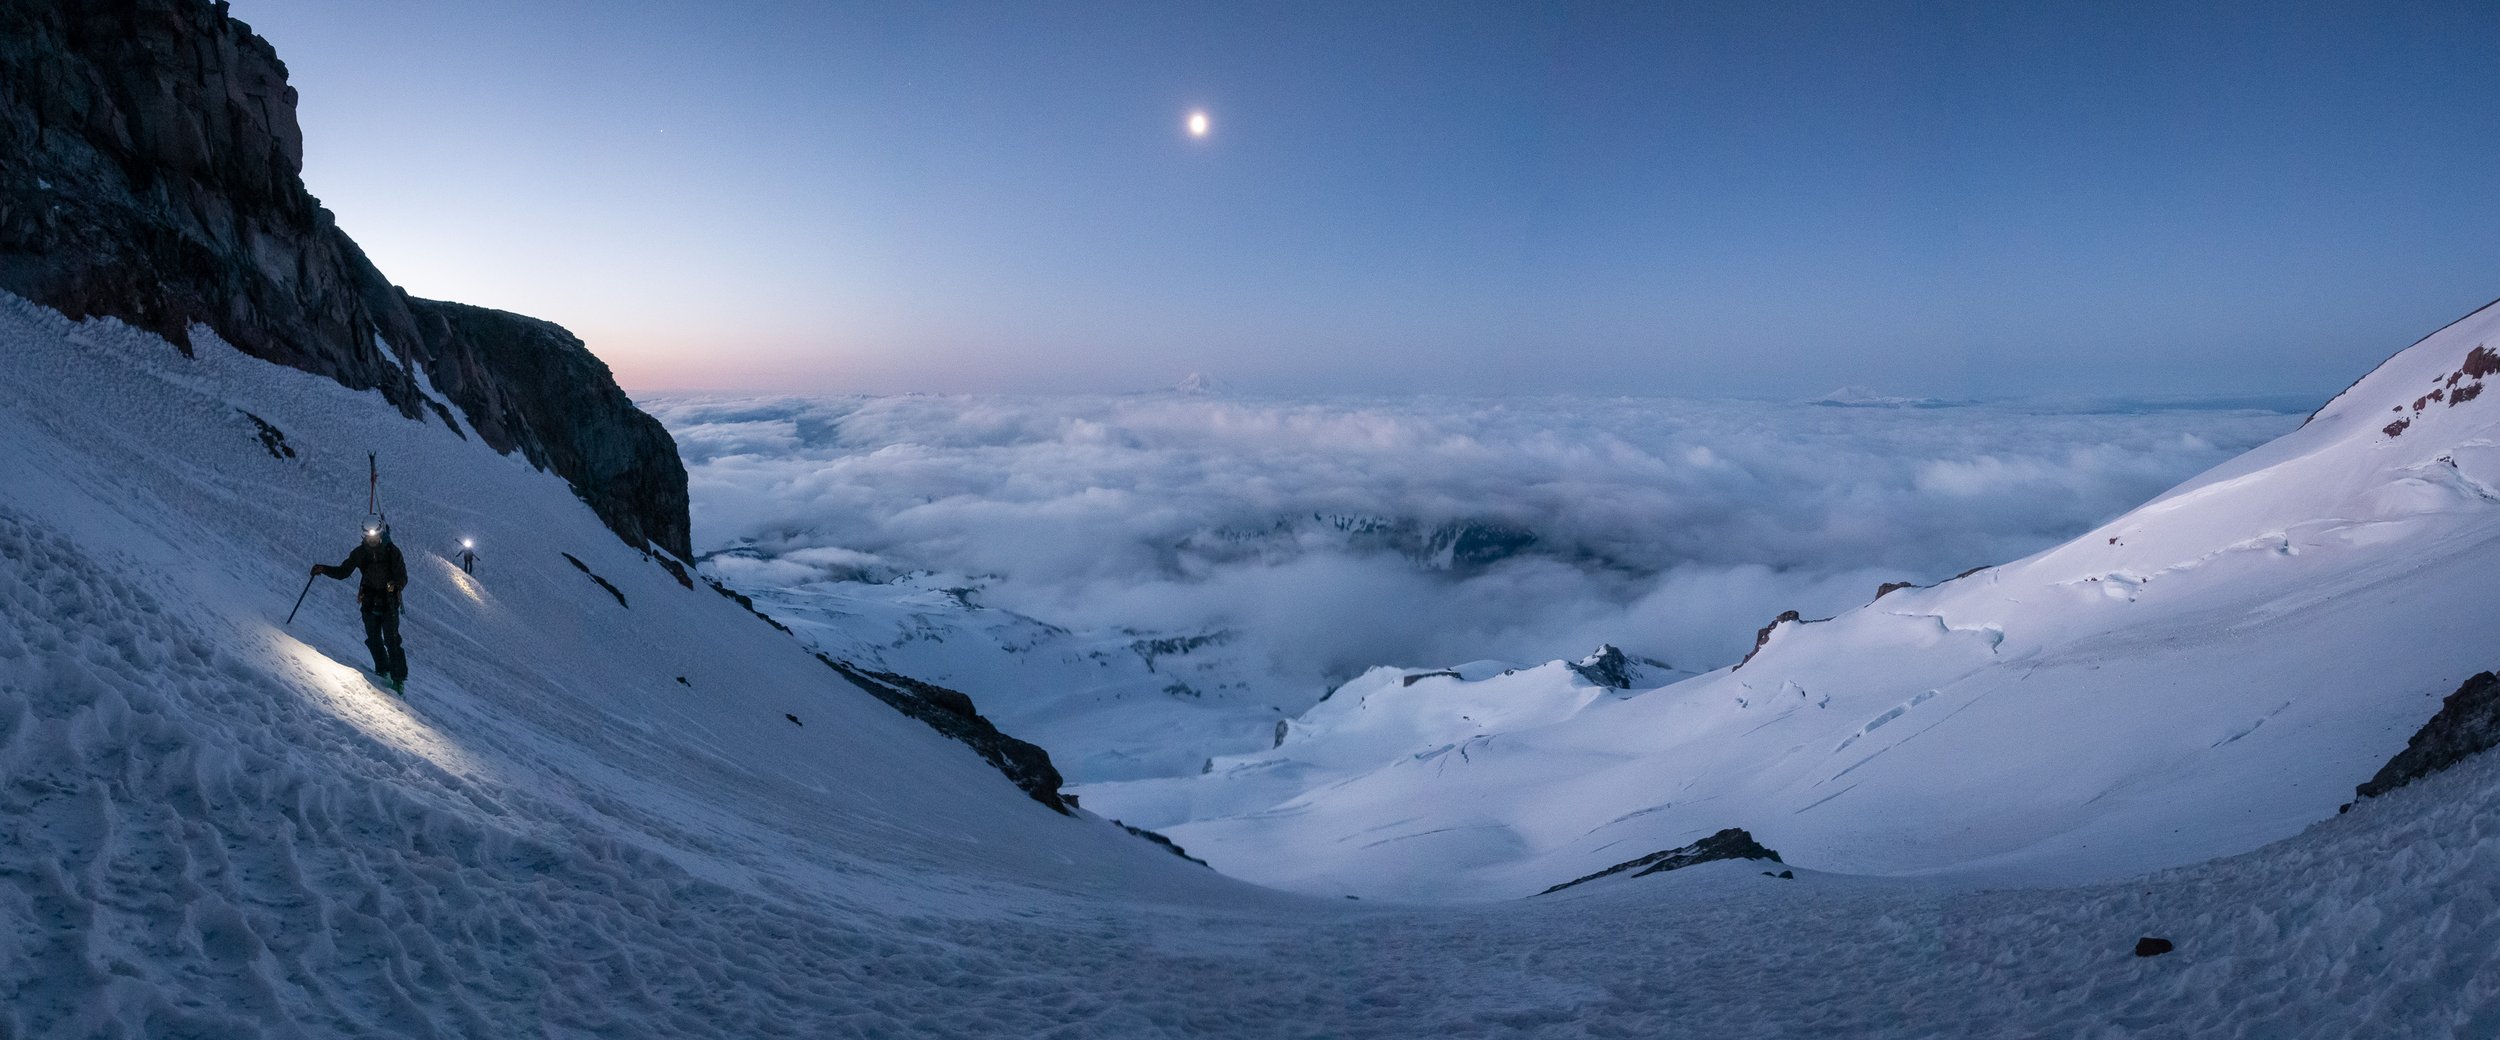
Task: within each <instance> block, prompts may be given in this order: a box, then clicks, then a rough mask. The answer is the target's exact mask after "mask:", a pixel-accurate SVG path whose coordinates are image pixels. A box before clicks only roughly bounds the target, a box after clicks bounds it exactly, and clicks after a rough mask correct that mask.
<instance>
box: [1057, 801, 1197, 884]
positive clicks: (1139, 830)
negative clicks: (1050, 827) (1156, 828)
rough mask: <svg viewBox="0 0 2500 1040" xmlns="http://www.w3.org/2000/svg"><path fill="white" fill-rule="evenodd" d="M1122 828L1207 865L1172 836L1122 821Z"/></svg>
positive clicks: (1176, 854) (1183, 856) (1164, 848)
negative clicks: (1174, 842)
mask: <svg viewBox="0 0 2500 1040" xmlns="http://www.w3.org/2000/svg"><path fill="white" fill-rule="evenodd" d="M1068 800H1069V801H1070V802H1074V801H1075V800H1076V798H1075V796H1073V795H1071V796H1069V798H1068ZM1111 822H1113V823H1120V821H1118V820H1113V821H1111ZM1120 829H1121V830H1124V831H1127V832H1129V833H1130V834H1134V835H1136V836H1138V837H1140V838H1144V839H1146V840H1147V841H1150V842H1153V843H1154V844H1155V845H1157V846H1159V847H1161V848H1162V849H1163V850H1164V851H1165V852H1169V853H1171V854H1173V855H1175V856H1179V857H1180V858H1182V859H1185V860H1188V861H1190V862H1192V863H1195V864H1197V865H1199V866H1202V867H1203V866H1206V865H1207V861H1205V860H1203V859H1199V858H1198V857H1196V856H1192V855H1190V854H1189V850H1188V849H1184V848H1182V847H1180V846H1179V845H1176V844H1173V842H1172V839H1170V838H1166V837H1164V836H1163V835H1160V834H1157V833H1155V832H1153V831H1150V830H1147V829H1146V828H1144V827H1131V826H1129V825H1128V824H1125V823H1120Z"/></svg>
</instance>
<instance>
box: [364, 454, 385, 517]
mask: <svg viewBox="0 0 2500 1040" xmlns="http://www.w3.org/2000/svg"><path fill="white" fill-rule="evenodd" d="M381 511H382V463H381V462H380V461H379V460H377V459H376V458H375V457H374V453H372V452H369V451H368V452H366V453H365V515H366V516H373V515H376V514H378V513H380V512H381Z"/></svg>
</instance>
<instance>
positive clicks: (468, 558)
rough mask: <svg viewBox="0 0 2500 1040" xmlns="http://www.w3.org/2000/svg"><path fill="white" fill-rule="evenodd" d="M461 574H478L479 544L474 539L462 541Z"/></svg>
mask: <svg viewBox="0 0 2500 1040" xmlns="http://www.w3.org/2000/svg"><path fill="white" fill-rule="evenodd" d="M460 573H462V574H476V573H477V542H476V541H474V540H472V539H468V538H463V539H461V540H460Z"/></svg>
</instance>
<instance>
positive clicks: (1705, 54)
mask: <svg viewBox="0 0 2500 1040" xmlns="http://www.w3.org/2000/svg"><path fill="white" fill-rule="evenodd" d="M2112 8H2124V10H2110V9H2112ZM234 13H235V14H236V16H237V17H240V18H242V19H244V20H245V21H247V22H249V23H250V24H251V25H252V26H253V27H254V28H255V29H256V30H258V31H259V32H260V33H261V34H262V35H263V36H266V37H268V38H269V39H270V40H271V41H272V42H273V43H275V44H276V45H277V47H278V52H279V55H280V56H281V57H282V58H283V59H285V61H286V62H287V65H288V68H289V69H290V70H291V73H292V77H293V82H294V84H295V86H296V87H297V88H298V89H299V91H301V93H302V110H301V111H302V118H303V124H304V132H305V152H306V161H305V167H306V168H305V180H306V182H307V183H308V184H309V186H310V187H311V189H312V191H313V193H314V194H316V195H318V196H320V197H321V198H322V200H323V201H324V202H325V203H326V204H327V205H329V206H330V207H331V208H332V209H333V210H335V211H336V212H337V213H338V214H339V220H340V223H341V225H342V226H344V227H345V228H346V229H347V230H348V232H349V233H350V234H352V235H354V236H355V237H356V239H357V240H358V242H360V243H361V244H363V245H364V247H365V248H366V250H367V251H368V252H369V253H370V254H371V255H372V256H373V258H374V260H375V262H376V263H377V264H379V265H380V266H381V268H382V269H383V271H384V272H385V273H386V274H388V275H389V276H391V277H392V278H393V279H394V280H395V281H397V282H399V283H400V284H402V285H404V286H406V287H407V288H408V289H409V290H410V291H412V292H415V293H417V294H419V295H423V296H431V297H437V298H447V299H455V300H461V301H464V302H470V303H478V304H484V305H487V306H493V307H501V308H505V309H509V310H516V311H521V312H524V313H528V314H532V315H536V316H539V317H544V318H548V319H550V320H554V321H557V322H559V323H562V324H564V325H566V326H568V327H570V328H571V329H573V330H574V331H575V332H577V333H579V334H580V335H581V336H582V337H583V338H584V339H585V340H587V341H588V342H589V344H590V346H591V348H592V349H593V350H594V351H596V352H598V353H599V354H600V355H601V356H602V357H604V358H606V359H607V360H608V362H609V363H610V364H611V365H612V366H613V367H614V368H615V369H616V371H617V375H618V377H619V378H620V379H621V380H622V381H623V382H624V383H625V385H626V386H627V388H628V389H632V390H655V389H672V388H675V389H682V388H722V389H733V388H734V389H770V390H827V391H867V392H888V391H899V390H929V391H1017V390H1030V391H1071V390H1114V391H1116V390H1130V389H1146V388H1154V387H1163V386H1169V385H1171V384H1172V383H1174V382H1176V381H1178V380H1179V379H1180V378H1181V376H1183V375H1184V374H1186V373H1189V372H1193V371H1204V372H1208V373H1211V374H1214V375H1215V376H1217V377H1218V378H1219V379H1221V380H1222V381H1224V382H1225V383H1227V384H1229V385H1231V386H1233V387H1237V388H1240V389H1244V390H1254V391H1272V392H1280V393H1302V392H1314V391H1354V392H1392V393H1394V392H1402V391H1411V390H1431V391H1441V392H1495V393H1499V392H1507V391H1513V390H1536V391H1566V392H1568V391H1581V392H1600V393H1635V394H1651V393H1656V394H1679V395H1759V396H1777V397H1798V396H1812V395H1815V394H1819V393H1821V392H1823V391H1825V390H1828V389H1831V388H1832V387H1834V386H1837V385H1840V384H1844V383H1856V384H1865V385H1869V386H1872V387H1874V388H1875V389H1877V390H1879V391H1885V392H1893V393H1903V394H1913V395H1924V396H1942V397H1964V396H1982V395H1986V396H1994V395H2008V394H2044V393H2112V394H2160V393H2183V394H2186V393H2260V392H2314V393H2317V394H2318V395H2320V396H2321V397H2323V395H2325V394H2326V393H2330V392H2332V391H2334V390H2335V389H2337V388H2340V387H2341V386H2343V385H2344V384H2345V383H2347V382H2350V381H2351V380H2352V379H2353V378H2355V377H2357V376H2359V375H2360V374H2361V373H2362V372H2363V371H2364V370H2366V369H2367V368H2368V367H2369V366H2370V365H2372V364H2375V363H2376V362H2377V361H2378V360H2379V359H2381V358H2383V357H2385V356H2386V355H2387V354H2389V353H2392V352H2394V351H2395V350H2397V349H2398V348H2401V347H2403V346H2404V345H2406V344H2407V343H2409V342H2411V341H2412V340H2413V339H2415V338H2417V337H2419V336H2421V335H2423V334H2424V333H2427V332H2429V331H2431V330H2432V329H2433V328H2435V327H2437V326H2438V325H2440V324H2443V323H2445V322H2447V321H2449V320H2450V319H2452V318H2455V317H2456V316H2458V315H2460V314H2463V313H2465V312H2466V311H2467V310H2469V309H2472V308H2473V307H2475V306H2478V305H2480V304H2482V303H2483V302H2485V301H2486V300H2488V299H2490V298H2491V297H2493V296H2495V295H2500V233H2495V231H2494V229H2500V60H2495V53H2500V52H2495V50H2494V42H2495V41H2500V5H2494V4H2491V3H2488V2H2478V0H2459V2H2453V3H2438V2H2430V3H2412V2H2402V0H2389V2H2354V3H2342V4H2313V3H2298V2H2254V3H2227V2H2211V0H2206V2H2194V3H2141V4H2073V5H2057V4H2003V3H1971V4H1956V3H1922V4H1900V5H1891V4H1875V3H1855V2H1833V3H1775V2H1765V3H1724V4H1721V3H1702V4H1695V3H1666V2H1659V3H1625V4H1528V3H1490V4H1474V3H1461V2H1457V0H1432V2H1418V3H1392V2H1361V3H1335V2H1324V3H1323V2H1314V3H1307V4H1280V5H1278V4H1249V3H1214V4H1185V3H1168V2H1154V3H1134V4H1131V3H1111V2H1105V3H1085V4H1076V3H1013V4H1009V3H1000V4H988V3H962V4H954V3H928V4H918V3H903V2H868V3H812V2H787V3H766V2H750V3H730V2H723V3H669V2H660V0H607V2H596V3H594V2H545V3H527V4H515V3H509V2H503V0H422V2H405V3H380V2H357V3H345V2H339V0H235V3H234ZM1193 110H1203V111H1205V112H1206V113H1207V114H1208V116H1209V119H1210V124H1211V126H1210V132H1209V134H1208V135H1207V136H1206V137H1205V138H1204V139H1193V138H1192V137H1191V136H1190V135H1189V134H1188V133H1187V132H1186V125H1185V124H1186V120H1187V118H1188V116H1189V114H1190V113H1191V112H1192V111H1193Z"/></svg>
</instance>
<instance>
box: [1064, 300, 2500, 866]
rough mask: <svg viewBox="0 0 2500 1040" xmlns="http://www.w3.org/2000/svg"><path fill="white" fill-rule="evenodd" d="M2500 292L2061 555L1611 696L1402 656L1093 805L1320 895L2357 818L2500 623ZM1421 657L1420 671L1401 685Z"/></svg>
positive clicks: (2187, 852) (1882, 861) (1981, 858)
mask: <svg viewBox="0 0 2500 1040" xmlns="http://www.w3.org/2000/svg"><path fill="white" fill-rule="evenodd" d="M2493 341H2500V307H2487V308H2485V309H2484V310H2482V311H2479V312H2477V313H2475V314H2473V315H2471V316H2469V317H2467V318H2465V319H2463V320H2461V321H2459V322H2457V323H2456V324H2454V325H2452V326H2450V327H2448V328H2446V329H2443V330H2441V331H2440V332H2438V333H2436V334H2434V335H2432V336H2430V337H2428V338H2426V339H2424V340H2423V341H2422V342H2420V343H2419V344H2417V345H2415V346H2413V347H2412V348H2410V349H2407V350H2406V351H2404V352H2402V353H2400V354H2398V355H2397V356H2395V357H2394V358H2392V359H2390V360H2389V361H2388V362H2386V363H2385V364H2384V365H2382V366H2381V367H2380V368H2379V369H2377V370H2376V371H2374V372H2372V373H2371V374H2370V375H2369V376H2368V377H2366V378H2364V379H2362V380H2361V381H2360V382H2359V383H2357V384H2356V385H2354V386H2353V387H2352V388H2351V389H2349V390H2348V391H2346V392H2345V393H2344V394H2342V395H2341V396H2339V397H2337V398H2336V399H2335V400H2334V401H2332V402H2330V403H2329V404H2328V405H2327V406H2326V407H2325V408H2324V409H2322V410H2321V411H2320V412H2319V414H2318V415H2317V416H2316V417H2315V418H2314V419H2313V420H2312V421H2311V422H2309V423H2308V424H2307V425H2306V426H2304V427H2302V428H2301V429H2299V430H2297V431H2295V432H2293V433H2291V434H2288V435H2286V436H2284V437H2281V438H2279V439H2277V440H2275V441H2273V442H2270V443H2268V444H2266V445H2264V446H2262V447H2260V448H2258V449H2256V450H2254V451H2251V452H2249V453H2247V454H2246V455H2243V456H2241V457H2240V458H2238V459H2235V460H2233V461H2231V462H2229V463H2226V464H2224V465H2222V466H2220V467H2217V468H2215V469H2213V470H2211V471H2209V472H2207V473H2205V474H2203V475H2202V476H2199V477H2197V478H2196V479H2193V480H2190V481H2188V482H2187V483H2185V484H2183V485H2181V486H2179V487H2178V488H2176V489H2174V490H2172V491H2170V492H2168V493H2167V494H2164V495H2162V496H2160V497H2159V498H2156V499H2155V500H2153V501H2152V502H2149V503H2146V504H2145V505H2143V506H2142V507H2140V508H2138V509H2135V510H2134V511H2132V512H2129V513H2127V514H2125V515H2123V516H2121V517H2119V518H2117V519H2116V520H2113V521H2111V522H2109V523H2108V524H2106V525H2105V526H2103V527H2101V528H2100V529H2098V530H2094V531H2092V532H2090V533H2088V534H2085V535H2083V536H2082V537H2080V538H2077V539H2075V540H2074V541H2072V542H2069V543H2067V544H2065V545H2062V546H2059V547H2057V548H2054V549H2051V550H2048V551H2046V552H2042V553H2039V554H2037V555H2034V556H2032V557H2029V558H2027V559H2024V560H2020V561H2017V562H2014V563H2010V564H2006V565H2004V566H2001V567H1995V568H1990V569H1986V570H1982V571H1979V572H1977V573H1974V574H1971V575H1968V576H1965V577H1963V578H1960V579H1958V580H1954V581H1950V582H1946V583H1944V584H1942V585H1940V586H1937V587H1933V588H1924V589H1910V590H1906V591H1899V592H1894V593H1892V594H1891V595H1888V596H1884V597H1881V598H1880V599H1878V600H1877V601H1875V602H1873V603H1871V604H1869V605H1867V606H1864V607H1862V608H1859V609H1856V610H1853V611H1849V612H1847V613H1844V614H1842V615H1841V616H1839V617H1837V618H1834V619H1832V620H1829V621H1823V622H1819V623H1810V624H1806V623H1796V622H1790V623H1787V624H1782V625H1780V626H1778V627H1777V628H1776V629H1775V630H1774V631H1772V632H1771V633H1770V634H1769V637H1768V643H1767V645H1765V646H1763V647H1762V648H1761V649H1760V651H1759V654H1758V656H1756V657H1755V658H1754V659H1753V660H1752V661H1751V662H1750V663H1747V664H1743V665H1740V666H1738V667H1736V668H1732V669H1722V670H1720V671H1717V672H1713V673H1710V674H1708V675H1704V676H1701V677H1697V678H1694V679H1690V680H1687V681H1684V682H1680V683H1676V684H1674V685H1670V686H1666V687H1664V688H1661V689H1656V690H1650V691H1646V692H1641V693H1638V694H1637V695H1633V696H1618V695H1615V694H1613V693H1611V692H1610V691H1604V690H1600V689H1596V688H1593V687H1591V686H1589V685H1587V684H1586V683H1585V681H1583V680H1580V679H1578V678H1577V677H1576V676H1574V675H1573V674H1572V673H1570V672H1569V671H1567V670H1565V669H1563V668H1561V667H1560V666H1559V665H1556V664H1548V665H1545V666H1542V667H1537V668H1528V669H1520V670H1517V671H1515V672H1512V671H1509V670H1506V669H1502V668H1494V669H1490V670H1489V674H1488V673H1487V672H1484V671H1480V672H1477V673H1471V674H1467V675H1465V676H1463V677H1462V678H1449V677H1425V678H1412V677H1413V676H1415V675H1418V674H1420V673H1421V672H1424V671H1426V669H1395V668H1382V669H1376V670H1374V671H1373V672H1371V673H1370V674H1367V675H1365V676H1363V677H1362V678H1359V679H1356V680H1355V681H1353V682H1351V683H1348V684H1346V685H1345V686H1344V687H1342V688H1340V689H1339V690H1338V691H1337V692H1336V693H1335V694H1334V695H1333V696H1332V697H1331V698H1329V699H1328V700H1327V701H1325V702H1323V703H1321V704H1320V705H1318V706H1317V707H1315V708H1313V709H1312V710H1311V711H1309V712H1308V713H1306V714H1304V715H1303V716H1301V717H1300V718H1298V719H1296V720H1294V721H1293V722H1291V723H1290V724H1289V726H1288V735H1287V737H1286V739H1285V741H1284V742H1283V744H1282V745H1281V746H1279V747H1277V748H1275V749H1273V750H1270V751H1265V752H1261V753H1257V754H1250V755H1242V756H1234V757H1229V758H1220V759H1217V760H1216V761H1215V763H1214V764H1213V766H1212V768H1211V769H1210V770H1209V771H1208V772H1207V773H1206V774H1204V775H1202V776H1195V777H1182V778H1169V779H1159V780H1148V781H1139V782H1133V783H1116V784H1097V785H1093V786H1090V787H1087V788H1084V789H1083V791H1082V794H1083V797H1084V798H1085V800H1086V803H1087V804H1088V805H1089V806H1092V807H1094V808H1095V809H1097V810H1099V811H1103V812H1106V813H1109V814H1112V815H1116V816H1120V817H1122V818H1124V819H1127V820H1129V821H1130V822H1132V823H1136V824H1139V825H1142V826H1149V827H1154V828H1156V829H1158V830H1163V831H1165V832H1166V833H1168V834H1170V835H1171V836H1172V837H1173V838H1174V839H1175V840H1178V841H1179V842H1181V843H1182V844H1183V845H1185V846H1187V847H1189V848H1190V849H1191V850H1192V851H1193V852H1196V853H1198V854H1200V855H1203V856H1206V857H1208V858H1209V860H1210V862H1212V863H1214V864H1216V865H1217V866H1218V867H1219V868H1221V869H1224V870H1226V871H1228V872H1231V873H1234V874H1236V875H1238V876H1241V877H1245V878H1249V879H1251V880H1254V881H1259V882H1262V883H1266V884H1272V885H1278V886H1282V887H1285V888H1290V889H1298V890H1305V891H1313V892H1351V893H1357V894H1362V895H1367V896H1394V897H1400V898H1416V899H1488V898H1504V897H1512V896H1519V895H1525V894H1528V893H1533V892H1537V891H1539V890H1541V889H1543V888H1545V887H1546V886H1548V885H1551V884H1553V883H1555V882H1558V881H1563V880H1568V879H1571V878H1574V877H1579V876H1581V875H1584V874H1587V873H1589V872H1591V871H1594V870H1597V869H1600V868H1603V867H1606V866H1609V865H1611V864H1614V863H1617V862H1621V861H1623V860H1628V859H1632V858H1635V857H1637V856H1640V855H1643V854H1646V853H1649V852H1653V851H1657V850H1660V849H1668V848H1674V847H1677V846H1680V845H1683V844H1686V843H1688V842H1690V841H1692V840H1694V839H1696V838H1698V837H1701V836H1704V835H1707V834H1710V833H1712V832H1714V831H1717V830H1718V829H1720V828H1723V827H1731V826H1734V827H1744V828H1747V829H1749V830H1751V831H1752V832H1753V833H1754V835H1755V836H1756V837H1757V838H1759V839H1760V840H1761V841H1762V842H1763V843H1765V844H1767V845H1769V846H1771V847H1773V848H1776V849H1779V850H1781V851H1783V852H1785V853H1787V854H1788V856H1789V858H1790V860H1791V861H1793V862H1796V863H1800V864H1805V865H1808V866H1812V867H1815V868H1818V869H1824V870H1831V871H1843V872H1851V873H1872V874H1893V875H1908V874H1956V875H1966V876H1986V877H1989V878H1992V879H1997V880H2023V881H2028V882H2063V881H2079V880H2101V879H2110V878H2117V877H2123V876H2126V875H2129V874H2133V873H2138V872H2141V871H2145V870H2151V869H2156V868H2161V867H2168V866H2174V865H2178V864H2182V863H2188V862H2193V861H2196V860H2200V859H2206V858H2210V857H2213V856H2218V855H2225V854H2230V853H2235V852H2241V851H2245V850H2247V849H2251V848H2254V847H2256V846H2258V845H2260V844H2263V843H2265V842H2267V841H2271V840H2274V839H2278V838H2282V837H2284V836H2286V835H2290V834H2292V833H2295V832H2297V831H2298V830H2299V829H2300V828H2301V827H2303V826H2305V825H2307V824H2309V823H2311V822H2314V821H2316V820H2319V819H2321V818H2324V817H2327V816H2330V815H2333V814H2334V812H2335V810H2336V807H2337V805H2338V804H2339V803H2341V802H2343V801H2345V800H2347V799H2349V798H2350V796H2351V791H2352V786H2353V784H2355V783H2357V782H2359V781H2360V780H2362V779H2365V778H2367V777H2368V776H2369V775H2370V773H2371V772H2372V770H2374V769H2375V768H2376V767H2377V765H2378V764H2379V763H2381V762H2383V761H2385V760H2386V759H2387V757H2388V756H2389V755H2390V754H2392V753H2393V752H2394V751H2396V750H2398V749H2399V748H2401V747H2402V746H2403V745H2404V741H2405V738H2406V737H2407V735H2409V734H2410V733H2411V732H2412V731H2413V730H2414V729H2415V728H2416V727H2418V726H2419V725H2420V724H2421V723H2422V721H2423V720H2425V719H2427V718H2428V717H2429V716H2430V715H2431V713H2432V712H2433V711H2434V710H2435V709H2436V706H2437V698H2438V697H2439V696H2441V695H2443V694H2445V693H2447V692H2448V691H2449V690H2452V689H2454V688H2455V686H2456V684H2457V683H2458V682H2460V681H2461V680H2463V679H2464V678H2465V677H2466V676H2468V675H2471V674H2473V673H2475V672H2477V671H2481V670H2484V669H2487V668H2490V667H2491V666H2492V665H2493V663H2494V661H2493V655H2494V651H2493V648H2492V645H2491V643H2490V640H2489V631H2490V627H2489V626H2490V623H2491V619H2492V618H2494V617H2500V581H2493V580H2492V578H2491V575H2493V574H2495V573H2500V490H2495V489H2500V394H2483V393H2482V392H2481V389H2480V388H2481V387H2482V386H2483V385H2484V383H2485V381H2486V380H2487V379H2488V378H2490V377H2491V376H2492V375H2494V374H2495V372H2500V364H2495V362H2500V357H2495V356H2494V355H2493V354H2492V351H2491V348H2489V347H2486V346H2485V344H2486V343H2488V342H2493ZM1410 680H1411V681H1410Z"/></svg>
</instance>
